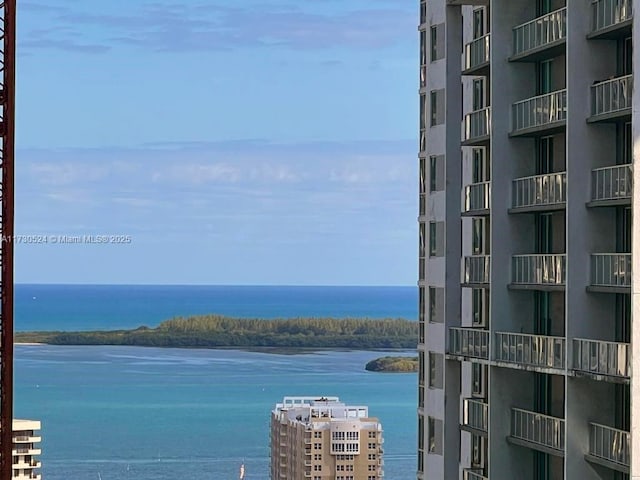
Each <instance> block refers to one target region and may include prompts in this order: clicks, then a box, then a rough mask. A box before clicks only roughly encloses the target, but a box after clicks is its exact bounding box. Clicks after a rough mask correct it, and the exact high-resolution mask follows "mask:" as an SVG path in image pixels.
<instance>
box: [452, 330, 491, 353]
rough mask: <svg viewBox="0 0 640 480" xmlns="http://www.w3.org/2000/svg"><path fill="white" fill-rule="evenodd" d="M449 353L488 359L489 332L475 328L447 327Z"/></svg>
mask: <svg viewBox="0 0 640 480" xmlns="http://www.w3.org/2000/svg"><path fill="white" fill-rule="evenodd" d="M448 353H449V355H453V356H455V357H463V358H480V359H484V360H488V359H489V332H488V331H487V330H479V329H477V328H460V327H453V328H450V329H449V352H448Z"/></svg>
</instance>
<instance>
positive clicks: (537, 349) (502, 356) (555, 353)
mask: <svg viewBox="0 0 640 480" xmlns="http://www.w3.org/2000/svg"><path fill="white" fill-rule="evenodd" d="M495 350H496V360H497V361H500V362H507V363H517V364H519V365H523V366H531V367H541V368H560V369H562V368H564V359H565V342H564V337H549V336H546V335H531V334H526V333H500V332H498V333H496V349H495Z"/></svg>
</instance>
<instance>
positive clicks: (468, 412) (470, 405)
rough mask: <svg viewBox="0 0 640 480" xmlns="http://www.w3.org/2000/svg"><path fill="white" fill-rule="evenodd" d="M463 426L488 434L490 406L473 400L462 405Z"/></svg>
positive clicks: (466, 400)
mask: <svg viewBox="0 0 640 480" xmlns="http://www.w3.org/2000/svg"><path fill="white" fill-rule="evenodd" d="M462 408H463V412H462V424H463V425H465V426H467V427H471V428H474V429H476V430H480V431H482V432H486V431H487V429H488V428H489V405H487V404H486V403H483V402H481V401H479V400H475V399H473V398H465V399H464V400H463V403H462Z"/></svg>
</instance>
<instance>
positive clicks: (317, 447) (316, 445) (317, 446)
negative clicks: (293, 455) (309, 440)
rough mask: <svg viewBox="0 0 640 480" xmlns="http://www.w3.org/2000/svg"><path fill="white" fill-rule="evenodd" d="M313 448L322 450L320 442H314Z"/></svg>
mask: <svg viewBox="0 0 640 480" xmlns="http://www.w3.org/2000/svg"><path fill="white" fill-rule="evenodd" d="M313 449H314V450H322V444H321V443H314V444H313Z"/></svg>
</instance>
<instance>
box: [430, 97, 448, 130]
mask: <svg viewBox="0 0 640 480" xmlns="http://www.w3.org/2000/svg"><path fill="white" fill-rule="evenodd" d="M444 109H445V107H444V89H440V90H432V91H431V111H430V112H431V124H430V125H431V126H432V127H434V126H436V125H442V124H443V123H444Z"/></svg>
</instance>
